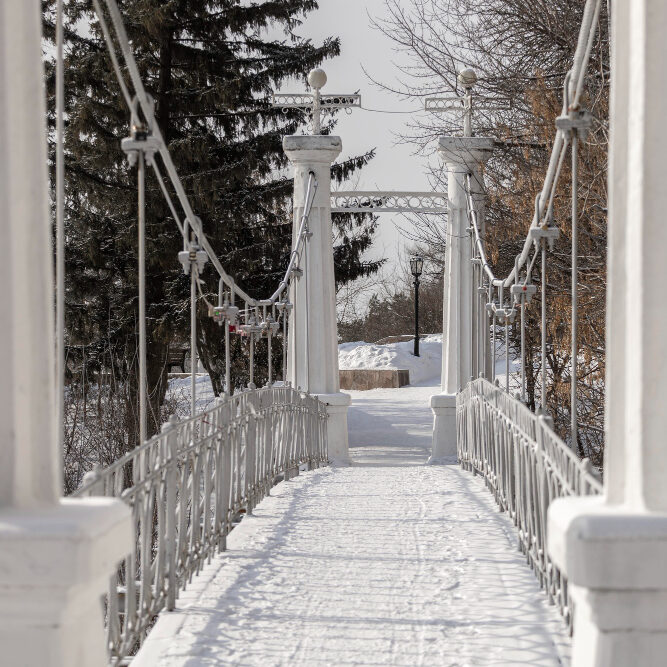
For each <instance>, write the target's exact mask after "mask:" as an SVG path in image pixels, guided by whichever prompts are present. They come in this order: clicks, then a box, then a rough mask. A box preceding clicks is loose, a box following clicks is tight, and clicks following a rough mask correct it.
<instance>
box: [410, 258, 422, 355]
mask: <svg viewBox="0 0 667 667" xmlns="http://www.w3.org/2000/svg"><path fill="white" fill-rule="evenodd" d="M423 269H424V258H423V257H421V256H420V255H417V256H416V257H413V258H412V259H411V260H410V271H411V272H412V275H413V276H414V278H415V349H414V353H413V354H414V355H415V357H418V356H419V277H420V276H421V274H422V271H423Z"/></svg>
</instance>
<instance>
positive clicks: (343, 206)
mask: <svg viewBox="0 0 667 667" xmlns="http://www.w3.org/2000/svg"><path fill="white" fill-rule="evenodd" d="M331 212H332V213H446V212H447V195H446V194H445V193H443V192H391V191H375V192H370V191H368V192H362V191H349V192H346V191H338V192H333V193H332V194H331Z"/></svg>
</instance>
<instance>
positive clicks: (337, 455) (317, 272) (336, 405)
mask: <svg viewBox="0 0 667 667" xmlns="http://www.w3.org/2000/svg"><path fill="white" fill-rule="evenodd" d="M283 146H284V149H285V153H286V154H287V157H288V158H289V159H290V161H291V162H292V164H293V165H294V239H296V235H297V233H298V229H299V226H300V224H301V218H302V215H303V211H304V206H305V201H304V200H305V195H306V190H307V188H306V186H307V183H308V179H309V176H310V173H311V172H312V173H314V174H315V178H316V180H317V191H316V193H315V198H314V200H313V205H312V208H311V213H310V219H309V230H310V232H311V233H312V236H311V237H310V239H309V240H308V241H307V242H306V243H307V248H306V249H305V252H306V253H307V257H308V260H307V263H308V266H307V269H306V270H305V272H304V274H303V277H302V278H301V279H300V280H298V281H294V283H293V286H292V294H291V297H290V301H291V302H292V303H294V304H297V306H296V307H295V308H294V309H293V311H292V312H291V314H290V324H289V337H290V356H289V370H288V373H289V380H290V381H291V382H292V386H294V387H296V388H298V387H300V388H301V389H303V390H305V391H308V392H309V393H311V394H314V395H317V396H318V397H319V399H320V400H321V401H322V402H323V403H325V404H326V406H327V410H328V412H329V417H330V418H329V420H328V422H327V428H328V440H329V456H330V458H331V459H332V460H333V461H335V462H336V463H338V464H343V465H345V464H347V463H349V450H348V436H347V410H348V407H349V405H350V396H349V395H348V394H344V393H341V391H340V384H339V376H338V336H337V330H338V328H337V320H336V283H335V279H334V261H333V240H332V238H333V237H332V225H331V165H332V163H333V161H334V160H335V159H336V157H337V156H338V155H339V154H340V152H341V149H342V143H341V140H340V137H332V136H321V135H318V136H291V137H285V139H284V141H283ZM301 268H302V269H304V268H306V267H305V266H302V267H301ZM306 341H307V345H306V346H305V348H304V343H305V342H306ZM295 342H296V343H298V347H297V346H295Z"/></svg>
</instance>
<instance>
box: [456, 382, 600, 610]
mask: <svg viewBox="0 0 667 667" xmlns="http://www.w3.org/2000/svg"><path fill="white" fill-rule="evenodd" d="M456 420H457V430H458V439H457V443H458V458H459V462H460V464H461V466H462V467H463V468H465V469H466V470H469V471H471V472H473V473H475V474H479V475H481V476H482V477H484V480H485V482H486V484H487V486H488V488H489V490H490V491H491V492H492V493H493V494H494V496H495V499H496V502H497V503H498V505H499V506H500V508H501V509H502V510H503V511H506V512H508V514H509V516H510V517H511V518H512V520H513V521H514V524H515V526H516V527H517V530H518V532H519V545H520V548H521V550H522V552H523V553H524V554H525V555H526V558H527V560H528V562H529V564H530V566H531V567H532V568H533V570H534V571H535V574H536V575H537V578H538V579H539V582H540V585H541V586H542V588H544V590H545V591H546V592H547V595H548V596H549V599H550V600H551V601H552V602H554V603H555V604H557V605H558V608H559V609H560V612H561V614H562V615H563V617H564V618H565V620H566V621H567V622H568V623H571V622H572V609H571V603H570V602H569V598H568V591H567V580H566V578H565V576H564V575H563V574H562V573H561V572H560V571H559V570H558V568H556V567H555V566H554V564H553V562H552V561H551V559H550V557H549V555H548V553H547V549H546V531H547V509H548V507H549V505H550V503H551V502H552V501H553V500H555V499H556V498H560V497H563V496H582V495H591V494H600V493H602V484H601V482H600V480H599V479H598V478H597V476H596V475H595V474H594V472H593V469H592V466H591V463H590V461H589V460H588V459H584V460H583V461H582V460H581V459H579V457H578V456H577V455H576V454H575V453H574V452H573V451H572V449H570V448H569V447H568V446H567V445H566V444H565V443H564V442H563V441H562V440H561V439H560V438H559V437H558V436H557V435H556V434H555V433H554V432H553V430H552V429H551V427H550V425H549V420H548V419H545V418H544V417H539V416H537V415H536V414H535V413H533V412H532V411H531V410H529V409H528V408H527V407H526V406H525V405H524V404H523V403H522V402H521V401H519V400H517V399H515V398H512V397H511V396H510V395H509V394H508V393H507V392H505V391H503V390H502V389H500V388H499V387H496V386H494V385H493V384H491V383H490V382H489V381H488V380H485V379H483V378H479V379H477V380H474V381H473V382H471V383H469V384H468V385H467V387H466V388H465V389H464V390H463V391H462V392H460V393H459V395H458V397H457V403H456Z"/></svg>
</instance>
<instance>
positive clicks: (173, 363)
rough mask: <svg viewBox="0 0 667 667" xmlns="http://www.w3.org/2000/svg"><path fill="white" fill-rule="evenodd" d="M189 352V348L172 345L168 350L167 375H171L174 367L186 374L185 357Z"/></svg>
mask: <svg viewBox="0 0 667 667" xmlns="http://www.w3.org/2000/svg"><path fill="white" fill-rule="evenodd" d="M189 352H190V348H189V347H184V346H181V345H170V346H169V347H168V348H167V363H166V366H167V373H171V372H172V371H173V369H174V367H177V368H180V369H181V372H183V373H185V372H186V371H185V357H186V356H187V355H188V354H189Z"/></svg>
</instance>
